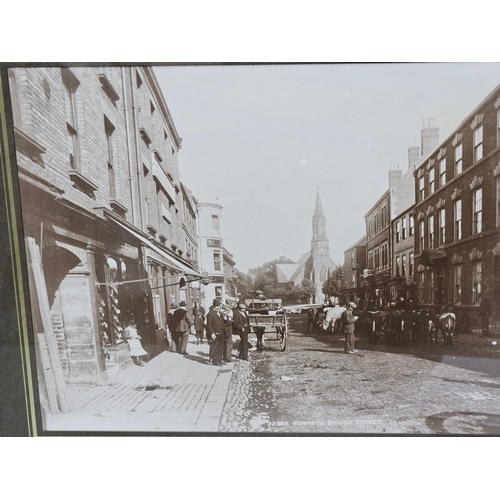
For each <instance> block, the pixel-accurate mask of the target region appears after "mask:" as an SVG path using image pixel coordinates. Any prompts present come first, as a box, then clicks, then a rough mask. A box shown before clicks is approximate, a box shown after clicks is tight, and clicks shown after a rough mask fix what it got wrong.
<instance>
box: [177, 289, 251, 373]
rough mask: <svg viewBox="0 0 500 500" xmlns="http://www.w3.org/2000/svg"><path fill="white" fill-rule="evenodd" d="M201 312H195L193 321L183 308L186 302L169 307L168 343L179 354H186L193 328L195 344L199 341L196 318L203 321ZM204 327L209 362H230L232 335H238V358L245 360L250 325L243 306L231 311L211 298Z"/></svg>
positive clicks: (201, 334) (201, 337)
mask: <svg viewBox="0 0 500 500" xmlns="http://www.w3.org/2000/svg"><path fill="white" fill-rule="evenodd" d="M195 309H196V308H195ZM203 313H204V311H201V310H198V311H196V318H194V317H193V314H191V313H190V312H189V311H188V310H187V309H186V302H184V301H182V302H180V304H178V305H177V304H175V303H172V304H171V307H170V311H169V313H168V315H167V326H168V328H169V331H170V334H171V338H172V343H173V344H174V345H175V350H176V351H177V352H178V353H179V354H187V344H188V339H189V333H190V332H191V330H192V328H193V327H196V338H197V343H199V342H200V341H201V342H202V341H203V330H200V326H199V325H203V322H202V321H201V322H200V321H197V320H199V319H200V316H201V317H202V319H203V315H204V314H203ZM205 328H206V338H207V340H208V342H209V345H210V354H209V357H210V359H209V361H210V362H211V363H212V364H214V365H222V364H225V363H229V362H231V361H232V360H233V359H232V356H233V354H232V351H233V340H232V336H233V334H234V335H239V337H240V339H241V341H240V344H239V348H238V358H239V359H243V360H248V334H249V333H250V324H249V322H248V317H247V315H246V305H245V304H244V303H241V304H239V305H238V306H237V307H236V308H234V309H231V308H230V307H229V306H227V305H223V304H222V301H221V299H219V298H215V299H214V301H213V303H212V306H211V307H210V310H209V311H208V314H207V316H206V325H205ZM193 333H194V332H193Z"/></svg>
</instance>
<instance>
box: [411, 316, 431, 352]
mask: <svg viewBox="0 0 500 500" xmlns="http://www.w3.org/2000/svg"><path fill="white" fill-rule="evenodd" d="M432 327H433V321H432V317H431V315H430V313H429V311H426V310H425V309H422V310H420V311H416V313H415V332H416V335H415V339H414V340H416V341H417V343H419V344H421V343H424V344H426V343H427V342H428V341H429V340H430V339H432V333H431V332H432Z"/></svg>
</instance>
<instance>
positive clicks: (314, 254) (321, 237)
mask: <svg viewBox="0 0 500 500" xmlns="http://www.w3.org/2000/svg"><path fill="white" fill-rule="evenodd" d="M312 230H313V236H312V239H311V262H310V263H311V269H310V276H311V279H312V281H313V282H314V284H315V285H316V296H315V302H316V303H322V302H323V301H324V299H325V295H324V293H323V291H322V288H323V283H324V282H325V281H326V280H327V278H328V273H329V272H331V271H333V270H334V269H335V267H336V266H335V264H334V262H333V261H332V258H331V257H330V242H329V241H328V237H327V236H326V217H325V214H324V213H323V206H322V205H321V198H320V197H319V188H318V191H317V194H316V207H315V208H314V215H313V218H312Z"/></svg>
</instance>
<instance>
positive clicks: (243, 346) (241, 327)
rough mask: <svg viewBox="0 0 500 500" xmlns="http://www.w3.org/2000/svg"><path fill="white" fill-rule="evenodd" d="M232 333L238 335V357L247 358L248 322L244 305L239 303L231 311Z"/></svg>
mask: <svg viewBox="0 0 500 500" xmlns="http://www.w3.org/2000/svg"><path fill="white" fill-rule="evenodd" d="M233 333H234V334H235V335H239V336H240V339H241V340H240V346H239V348H238V358H239V359H244V360H248V334H249V333H250V324H249V322H248V317H247V315H246V305H245V304H243V303H242V304H240V305H239V306H238V307H237V308H236V309H234V311H233Z"/></svg>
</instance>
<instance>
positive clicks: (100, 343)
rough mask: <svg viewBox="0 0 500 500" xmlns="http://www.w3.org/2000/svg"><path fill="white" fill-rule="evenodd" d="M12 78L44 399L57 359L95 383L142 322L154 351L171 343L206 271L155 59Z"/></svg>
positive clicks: (124, 352) (72, 379)
mask: <svg viewBox="0 0 500 500" xmlns="http://www.w3.org/2000/svg"><path fill="white" fill-rule="evenodd" d="M9 80H10V91H11V101H12V108H13V117H14V131H15V144H16V150H17V164H18V171H19V181H20V190H21V206H22V216H23V224H24V230H25V247H26V254H27V262H28V269H29V283H30V293H31V307H32V318H33V328H34V332H35V334H40V333H42V334H43V336H41V337H40V336H38V337H37V338H36V340H37V351H36V353H37V365H38V368H39V375H40V379H41V382H42V383H41V384H40V387H41V388H42V394H41V397H42V403H43V400H44V398H46V399H45V400H47V399H49V400H50V387H49V386H50V381H47V380H45V379H44V377H45V374H46V373H48V372H46V371H45V370H47V369H48V368H50V370H52V371H53V372H54V373H55V375H56V377H59V379H60V378H61V377H62V378H63V379H64V382H65V383H96V382H99V381H101V380H105V379H107V378H108V376H109V375H111V374H113V373H115V372H116V371H118V370H120V369H121V368H122V367H123V366H124V365H126V364H128V363H129V362H130V356H129V354H128V346H127V343H126V342H125V340H124V334H123V329H124V327H125V326H127V324H129V323H130V322H131V321H136V322H137V325H138V329H139V331H140V334H141V336H142V343H143V346H144V348H145V349H146V351H147V352H148V358H151V357H153V356H154V355H156V354H157V353H159V352H160V351H161V350H162V349H164V335H161V334H158V333H157V330H158V329H159V328H162V327H164V326H165V317H166V313H167V310H168V307H169V304H170V302H171V300H172V299H175V300H180V299H184V300H186V301H187V302H190V301H191V285H190V281H191V280H194V279H196V278H199V277H200V276H201V275H200V273H199V271H198V265H197V262H196V258H197V254H198V243H197V241H198V239H197V234H196V224H195V217H196V212H195V210H194V208H193V203H192V197H191V195H190V193H189V191H188V190H187V188H183V187H182V185H181V183H180V175H179V166H178V153H179V150H180V149H181V143H182V141H181V138H180V137H179V134H178V132H177V130H176V127H175V124H174V122H173V119H172V116H171V115H170V111H169V109H168V107H167V104H166V102H165V99H164V97H163V94H162V92H161V89H160V88H159V85H158V82H157V80H156V77H155V74H154V72H153V70H152V69H151V68H142V67H126V68H125V67H105V68H99V67H71V68H67V67H64V68H59V67H47V68H29V67H27V68H16V69H10V70H9ZM45 346H48V349H49V350H48V353H46V352H45V350H44V349H45ZM51 346H52V348H51ZM45 354H48V357H46V356H45ZM55 354H58V355H57V356H56V355H55ZM47 363H49V365H47ZM43 382H46V384H44V383H43ZM44 391H45V394H44V393H43V392H44ZM49 402H50V401H49ZM51 408H53V406H51Z"/></svg>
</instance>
